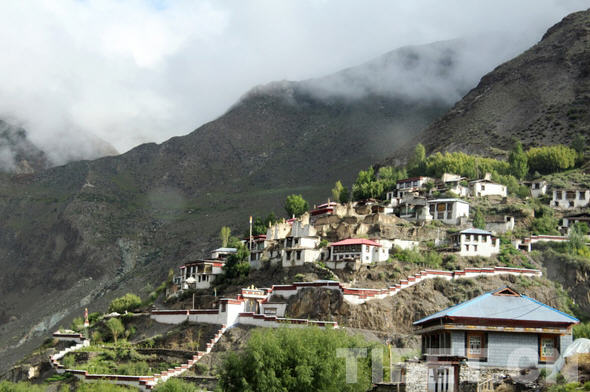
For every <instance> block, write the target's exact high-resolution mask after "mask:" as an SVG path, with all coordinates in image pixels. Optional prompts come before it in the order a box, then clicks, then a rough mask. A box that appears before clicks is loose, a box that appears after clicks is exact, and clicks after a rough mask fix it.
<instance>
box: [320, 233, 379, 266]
mask: <svg viewBox="0 0 590 392" xmlns="http://www.w3.org/2000/svg"><path fill="white" fill-rule="evenodd" d="M389 249H391V245H389V247H387V246H384V245H383V244H380V243H379V242H376V241H373V240H368V239H365V238H349V239H347V240H342V241H338V242H334V243H332V244H330V250H331V253H330V261H339V260H361V262H362V263H363V264H370V263H374V262H382V261H386V260H387V259H389Z"/></svg>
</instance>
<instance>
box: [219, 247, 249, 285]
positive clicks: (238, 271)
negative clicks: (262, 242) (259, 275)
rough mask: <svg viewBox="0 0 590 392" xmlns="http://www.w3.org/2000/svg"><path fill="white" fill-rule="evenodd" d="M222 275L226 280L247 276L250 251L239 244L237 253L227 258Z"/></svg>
mask: <svg viewBox="0 0 590 392" xmlns="http://www.w3.org/2000/svg"><path fill="white" fill-rule="evenodd" d="M223 273H224V275H225V277H226V278H228V279H233V278H238V277H241V276H248V274H249V273H250V251H248V248H246V246H245V245H244V244H242V243H240V245H239V246H238V247H237V252H236V253H235V254H231V255H229V256H228V257H227V261H226V262H225V266H224V267H223Z"/></svg>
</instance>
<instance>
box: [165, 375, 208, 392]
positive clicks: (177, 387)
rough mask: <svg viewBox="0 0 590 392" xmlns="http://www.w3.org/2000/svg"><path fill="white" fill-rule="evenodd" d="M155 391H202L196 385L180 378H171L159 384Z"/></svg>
mask: <svg viewBox="0 0 590 392" xmlns="http://www.w3.org/2000/svg"><path fill="white" fill-rule="evenodd" d="M154 391H155V392H198V391H200V389H199V388H197V387H196V386H195V385H193V384H191V383H189V382H186V381H183V380H180V379H178V378H171V379H169V380H168V381H166V382H165V383H163V384H158V386H157V387H156V388H154Z"/></svg>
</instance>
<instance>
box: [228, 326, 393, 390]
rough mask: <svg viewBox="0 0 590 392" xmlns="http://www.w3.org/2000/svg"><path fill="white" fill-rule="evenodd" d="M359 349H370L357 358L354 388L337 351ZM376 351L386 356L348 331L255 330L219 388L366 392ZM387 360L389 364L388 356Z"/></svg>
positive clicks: (235, 355) (230, 359) (231, 361)
mask: <svg viewBox="0 0 590 392" xmlns="http://www.w3.org/2000/svg"><path fill="white" fill-rule="evenodd" d="M353 348H359V349H362V348H365V349H367V352H368V355H364V356H358V357H357V359H356V361H357V364H358V366H357V382H356V383H354V384H353V383H347V382H346V358H344V357H341V356H340V355H341V352H339V351H337V350H338V349H353ZM373 348H375V349H377V350H383V351H384V347H383V346H381V345H380V344H376V343H368V342H367V341H365V340H364V339H363V338H361V337H359V336H351V335H349V334H348V333H346V332H345V331H343V330H333V329H319V328H301V329H299V328H297V329H296V328H278V329H261V330H255V331H254V332H253V333H252V336H251V338H250V340H248V343H247V346H246V348H245V349H244V350H243V351H242V352H240V353H230V354H229V355H228V356H227V357H226V359H225V361H224V363H223V365H222V367H221V369H220V374H219V388H220V389H221V390H222V391H232V392H234V391H235V392H242V391H244V392H245V391H248V392H258V391H260V392H267V391H290V392H307V391H344V392H352V391H359V392H360V391H363V392H364V391H367V390H368V389H369V388H370V386H371V354H370V353H371V351H372V349H373ZM339 354H340V355H339ZM383 359H384V362H386V361H387V356H386V355H385V353H384V355H383ZM384 368H385V369H387V368H388V365H387V364H385V365H384Z"/></svg>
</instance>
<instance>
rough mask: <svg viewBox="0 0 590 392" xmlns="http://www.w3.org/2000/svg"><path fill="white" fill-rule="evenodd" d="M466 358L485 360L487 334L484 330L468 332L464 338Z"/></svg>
mask: <svg viewBox="0 0 590 392" xmlns="http://www.w3.org/2000/svg"><path fill="white" fill-rule="evenodd" d="M465 346H466V347H465V351H466V353H467V358H468V359H474V360H479V361H481V360H485V359H486V357H487V335H486V334H485V333H484V332H468V333H466V339H465Z"/></svg>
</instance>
